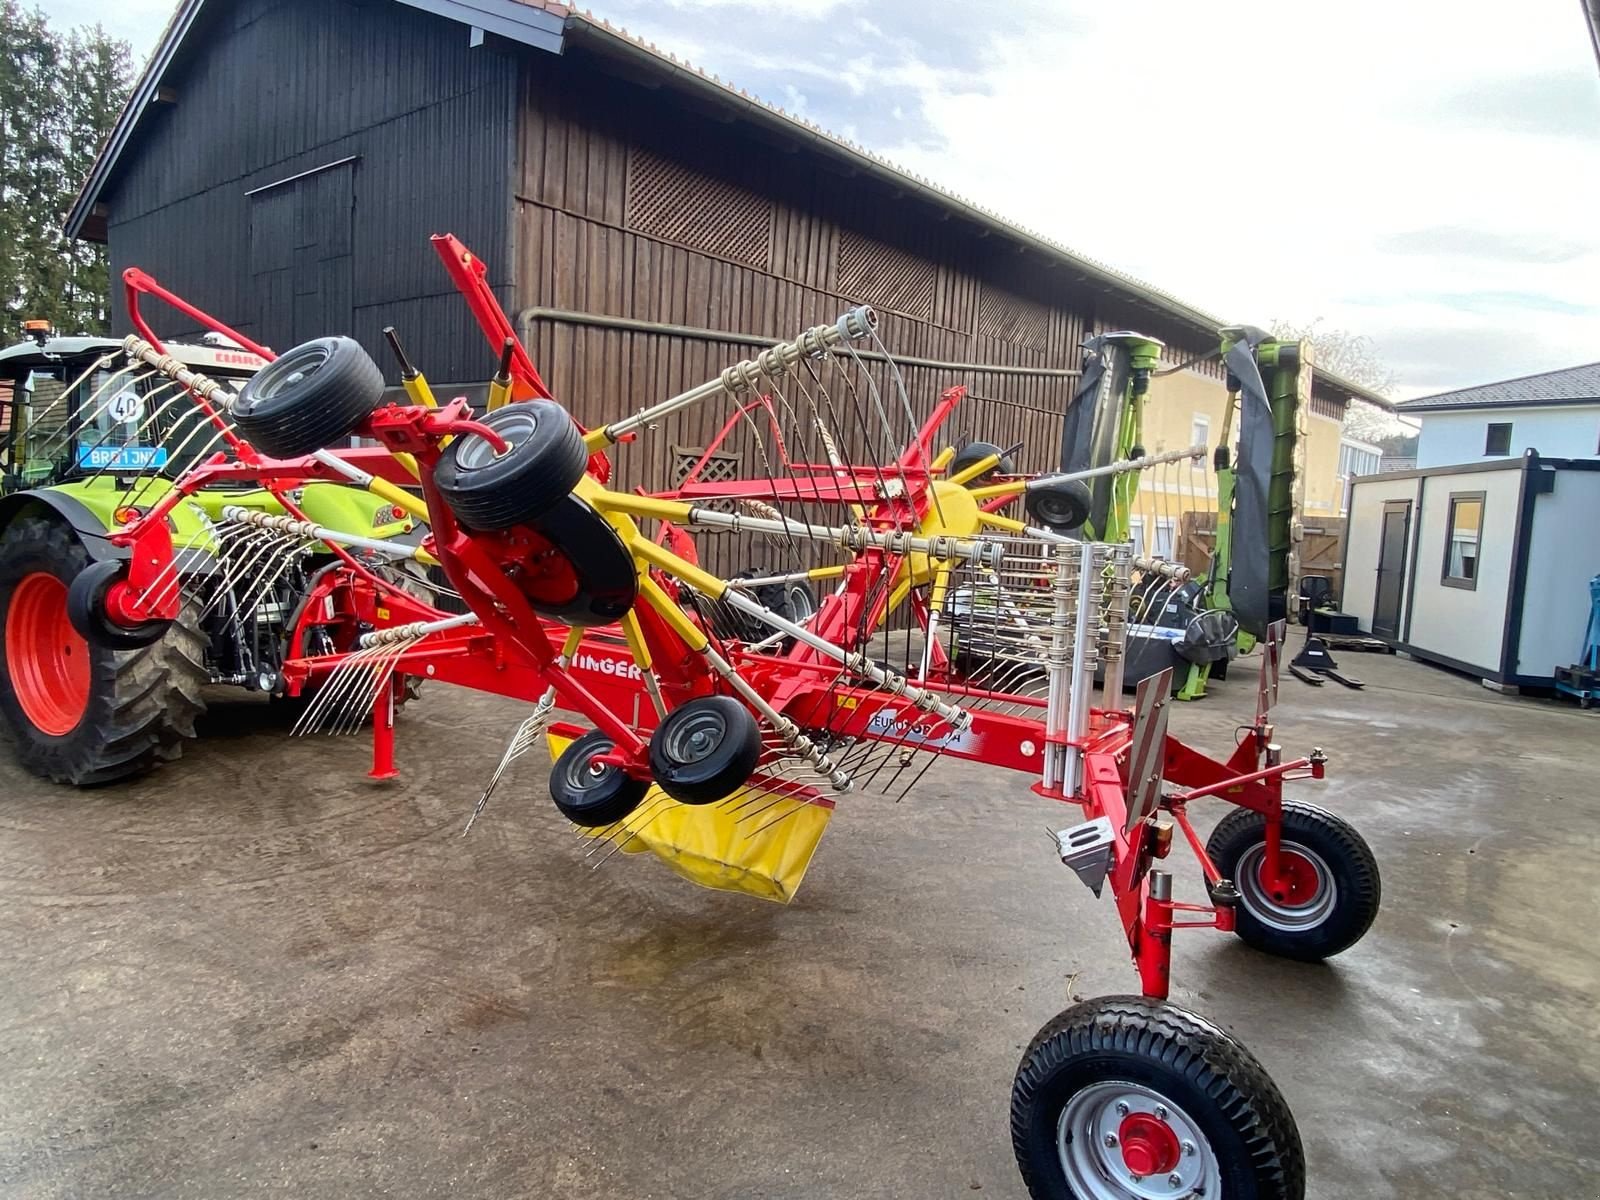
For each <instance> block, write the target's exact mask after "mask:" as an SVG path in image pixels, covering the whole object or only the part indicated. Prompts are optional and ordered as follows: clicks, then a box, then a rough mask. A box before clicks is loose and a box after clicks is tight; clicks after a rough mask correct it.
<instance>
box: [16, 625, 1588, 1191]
mask: <svg viewBox="0 0 1600 1200" xmlns="http://www.w3.org/2000/svg"><path fill="white" fill-rule="evenodd" d="M1342 665H1343V666H1344V668H1345V669H1346V670H1347V671H1348V672H1349V673H1351V674H1355V675H1360V676H1363V677H1365V678H1366V679H1367V680H1368V682H1369V686H1368V687H1367V689H1366V690H1365V691H1364V692H1352V691H1347V690H1345V689H1343V688H1340V687H1338V686H1337V685H1336V684H1331V683H1330V684H1328V685H1327V686H1325V687H1323V688H1321V689H1320V690H1315V691H1313V690H1312V689H1310V688H1308V687H1306V686H1304V685H1303V684H1300V683H1298V682H1296V681H1295V680H1293V679H1290V678H1288V677H1287V676H1285V679H1284V683H1283V702H1282V705H1281V707H1280V709H1279V714H1278V715H1279V740H1280V741H1281V742H1282V743H1283V745H1284V748H1285V752H1286V753H1290V754H1295V753H1300V752H1303V751H1305V750H1307V749H1309V748H1310V747H1311V746H1312V745H1321V746H1322V747H1324V748H1325V749H1326V750H1327V752H1328V754H1329V756H1330V759H1331V761H1330V764H1329V777H1328V780H1327V781H1326V782H1325V783H1320V784H1319V783H1314V782H1308V783H1299V784H1293V785H1291V790H1290V794H1291V795H1293V796H1296V797H1298V798H1303V799H1307V800H1311V801H1313V802H1316V803H1321V804H1324V805H1326V806H1328V807H1330V808H1332V809H1334V810H1336V811H1338V812H1340V813H1342V814H1344V815H1346V816H1347V817H1348V818H1349V819H1351V820H1352V821H1353V822H1354V823H1355V824H1356V826H1357V827H1358V828H1359V829H1360V830H1361V831H1362V832H1363V833H1364V834H1365V836H1366V837H1367V839H1368V840H1369V841H1370V842H1371V843H1372V846H1373V848H1374V849H1375V851H1376V853H1377V856H1378V859H1379V861H1380V863H1381V866H1382V871H1383V886H1384V907H1383V911H1382V913H1381V914H1380V916H1379V918H1378V921H1377V923H1376V925H1375V926H1374V928H1373V930H1372V931H1371V933H1369V934H1368V936H1367V938H1366V939H1365V940H1364V941H1363V942H1362V943H1361V944H1360V945H1358V946H1356V947H1355V948H1354V949H1353V950H1351V951H1349V952H1348V953H1346V954H1345V955H1343V956H1341V957H1339V958H1337V959H1335V960H1333V961H1331V962H1330V963H1328V964H1325V965H1317V966H1308V965H1301V964H1296V963H1290V962H1284V961H1279V960H1275V959H1271V958H1268V957H1264V956H1262V955H1260V954H1258V953H1255V952H1253V951H1251V950H1250V949H1248V948H1247V947H1245V946H1244V945H1243V944H1242V943H1240V942H1239V941H1238V940H1237V939H1236V938H1234V937H1233V936H1232V935H1222V934H1218V933H1215V932H1211V931H1201V932H1194V933H1185V934H1179V935H1178V939H1177V944H1176V949H1175V957H1174V966H1173V978H1174V989H1173V999H1174V1000H1175V1001H1176V1002H1178V1003H1180V1004H1183V1005H1186V1006H1189V1007H1192V1008H1194V1009H1196V1010H1198V1011H1199V1012H1200V1013H1202V1014H1204V1015H1205V1016H1207V1017H1209V1018H1210V1019H1212V1020H1214V1021H1216V1022H1217V1023H1219V1024H1221V1025H1223V1026H1224V1027H1226V1028H1228V1029H1231V1030H1232V1031H1234V1032H1235V1033H1236V1034H1237V1035H1239V1036H1240V1037H1241V1038H1242V1039H1243V1040H1244V1041H1245V1042H1246V1044H1247V1045H1248V1046H1249V1047H1250V1048H1251V1049H1252V1050H1253V1051H1254V1052H1255V1054H1256V1055H1257V1056H1258V1057H1259V1058H1260V1059H1261V1060H1262V1062H1263V1063H1264V1064H1265V1066H1266V1067H1267V1069H1268V1070H1269V1071H1270V1072H1271V1074H1272V1075H1273V1077H1274V1078H1275V1079H1276V1080H1277V1082H1278V1084H1279V1086H1280V1087H1281V1088H1282V1090H1283V1092H1284V1094H1285V1095H1286V1096H1287V1098H1288V1100H1289V1102H1290V1104H1291V1106H1292V1107H1293V1109H1294V1112H1295V1114H1296V1117H1297V1119H1298V1121H1299V1124H1300V1130H1301V1134H1302V1136H1303V1138H1304V1141H1305V1146H1306V1156H1307V1160H1308V1164H1309V1171H1310V1179H1311V1183H1310V1194H1311V1195H1312V1196H1314V1197H1326V1198H1329V1200H1356V1198H1358V1197H1359V1198H1363V1200H1365V1198H1373V1197H1404V1198H1405V1200H1415V1198H1417V1197H1426V1196H1440V1197H1453V1198H1456V1200H1466V1198H1477V1197H1483V1198H1488V1197H1506V1196H1517V1197H1552V1198H1555V1197H1560V1198H1562V1200H1574V1198H1576V1197H1580V1196H1592V1195H1596V1194H1600V1187H1597V1185H1596V1184H1595V1179H1596V1178H1597V1171H1600V1142H1597V1140H1596V1132H1597V1131H1600V1004H1597V1000H1596V997H1597V996H1600V934H1597V932H1596V925H1595V921H1594V916H1593V909H1594V905H1595V901H1596V898H1597V896H1600V838H1597V835H1596V832H1595V817H1596V810H1597V809H1600V798H1597V797H1600V737H1597V734H1600V716H1596V715H1593V714H1589V713H1580V712H1578V711H1577V710H1576V708H1575V707H1569V706H1566V705H1562V704H1558V703H1555V702H1551V701H1541V700H1518V699H1512V698H1506V697H1501V696H1496V695H1492V694H1490V693H1489V692H1487V691H1486V690H1484V689H1483V688H1482V687H1481V686H1480V685H1479V684H1478V683H1477V682H1476V681H1475V680H1467V679H1463V678H1460V677H1458V676H1454V675H1451V674H1449V673H1446V672H1443V671H1440V670H1436V669H1434V668H1431V667H1427V666H1424V665H1422V664H1418V663H1411V662H1404V661H1399V660H1396V659H1392V658H1385V657H1379V656H1372V655H1358V654H1346V655H1343V656H1342ZM1253 700H1254V663H1253V661H1251V660H1246V661H1244V662H1241V663H1240V664H1238V667H1237V669H1236V672H1235V676H1234V678H1232V679H1230V680H1229V681H1227V682H1225V683H1222V684H1220V685H1217V686H1216V687H1215V689H1214V694H1213V695H1212V697H1210V698H1208V699H1207V700H1205V701H1203V702H1201V703H1198V704H1191V705H1182V706H1179V707H1178V708H1177V711H1176V714H1175V717H1174V731H1175V732H1177V733H1179V734H1180V735H1181V736H1183V737H1185V738H1187V739H1189V740H1190V741H1192V742H1193V743H1195V744H1196V745H1198V746H1200V747H1202V748H1205V749H1207V750H1210V751H1212V752H1215V753H1218V754H1219V755H1221V754H1224V753H1225V752H1226V750H1227V748H1228V747H1229V746H1230V745H1231V743H1232V739H1233V736H1234V727H1235V726H1236V725H1237V724H1238V723H1239V722H1241V721H1246V720H1248V719H1249V716H1250V713H1251V711H1252V710H1253ZM525 712H526V708H525V706H520V705H516V704H511V703H508V702H504V701H499V700H495V699H491V698H488V697H484V696H478V695H471V694H467V693H462V692H457V691H452V690H449V689H446V688H443V687H433V688H430V689H428V690H427V691H426V692H425V694H424V695H423V697H422V699H421V700H420V701H419V702H418V704H417V705H416V707H415V708H414V709H413V710H411V711H409V712H408V713H407V714H406V715H405V716H404V717H403V718H402V720H401V724H400V739H401V740H400V759H401V765H402V767H403V768H404V771H405V774H404V777H403V778H402V779H401V780H399V781H397V782H392V783H374V782H370V781H368V780H367V779H365V778H364V772H365V770H366V767H367V745H366V742H365V739H364V738H362V737H354V738H343V739H336V738H330V737H326V736H321V735H318V736H314V737H311V738H308V739H303V740H302V739H293V740H291V739H290V738H289V737H288V732H287V722H286V721H284V720H282V719H280V718H279V717H278V716H277V714H276V713H275V712H273V711H270V710H268V709H267V708H265V707H263V706H252V705H240V704H238V703H233V702H230V703H227V704H219V705H218V706H217V707H215V708H214V709H213V712H212V715H211V717H210V718H209V719H208V721H207V722H206V726H205V733H206V737H205V738H204V740H202V741H200V742H199V743H197V744H195V745H193V746H192V747H191V748H190V749H189V751H188V752H187V754H186V755H185V757H184V758H183V759H182V760H181V761H180V762H177V763H174V764H172V765H170V766H168V767H167V768H165V769H164V770H162V771H161V772H160V773H158V774H157V775H155V776H152V777H151V778H149V779H146V780H144V781H141V782H138V783H135V784H131V785H126V786H119V787H112V788H107V789H102V790H99V791H92V792H74V791H71V790H69V789H66V788H62V787H57V786H54V785H51V784H47V783H42V782H40V781H38V780H36V779H34V778H32V777H30V776H28V775H26V774H25V773H23V772H22V771H21V770H20V769H19V768H17V767H16V766H15V765H14V764H13V763H12V761H11V756H10V754H9V750H8V748H7V747H4V746H0V957H3V961H4V964H5V966H4V975H3V978H0V1063H3V1066H4V1074H3V1076H0V1196H4V1197H6V1198H7V1200H13V1198H17V1200H20V1198H30V1200H31V1198H40V1200H48V1198H57V1197H59V1198H67V1197H72V1198H78V1197H116V1198H118V1200H133V1198H135V1197H163V1198H172V1200H181V1198H195V1200H226V1198H229V1197H245V1196H256V1195H264V1194H274V1195H284V1196H295V1197H366V1196H396V1197H432V1196H450V1197H518V1196H530V1197H535V1196H536V1197H547V1196H548V1197H573V1198H591V1197H593V1198H599V1197H639V1198H647V1197H686V1198H691V1197H692V1198H694V1200H734V1198H745V1197H770V1198H774V1200H776V1198H789V1197H794V1198H799V1197H833V1196H839V1197H866V1196H870V1197H878V1196H883V1197H957V1196H972V1195H983V1196H988V1197H994V1198H996V1200H999V1198H1016V1197H1020V1196H1022V1195H1023V1194H1024V1193H1023V1188H1022V1185H1021V1182H1020V1180H1019V1178H1018V1175H1017V1172H1016V1168H1015V1165H1014V1163H1013V1160H1012V1154H1011V1147H1010V1142H1009V1137H1008V1133H1007V1126H1006V1117H1007V1103H1008V1098H1009V1090H1010V1084H1011V1077H1012V1073H1013V1072H1014V1070H1015V1068H1016V1063H1017V1059H1018V1057H1019V1054H1020V1051H1021V1048H1022V1046H1023V1045H1024V1044H1025V1043H1026V1042H1027V1041H1028V1039H1029V1038H1030V1037H1031V1036H1032V1035H1033V1033H1034V1031H1035V1030H1036V1029H1037V1028H1038V1027H1039V1026H1040V1025H1042V1024H1043V1023H1044V1022H1045V1021H1046V1020H1048V1019H1049V1018H1050V1017H1051V1016H1052V1015H1054V1014H1055V1013H1056V1012H1057V1011H1058V1010H1060V1009H1061V1008H1063V1007H1065V1006H1066V1004H1067V1003H1068V1002H1069V998H1070V997H1071V996H1074V995H1075V996H1092V995H1096V994H1103V993H1111V992H1129V991H1134V990H1136V989H1137V981H1136V977H1135V975H1134V973H1133V970H1132V967H1131V966H1130V964H1129V962H1128V955H1127V947H1126V943H1125V941H1124V939H1123V936H1122V932H1121V928H1120V926H1119V925H1118V923H1117V921H1116V918H1115V914H1114V912H1113V910H1112V907H1111V904H1110V902H1109V899H1107V900H1101V901H1096V900H1095V899H1094V897H1093V896H1092V895H1091V894H1090V893H1089V892H1088V891H1087V890H1086V889H1085V888H1083V887H1082V885H1080V884H1079V883H1078V882H1077V880H1076V879H1075V877H1074V876H1073V874H1072V872H1071V871H1069V870H1067V869H1066V868H1065V867H1063V866H1062V865H1061V864H1060V862H1059V861H1058V860H1056V859H1055V858H1054V856H1053V853H1052V846H1051V843H1050V841H1049V839H1048V838H1047V837H1046V834H1045V829H1046V826H1048V825H1051V824H1054V825H1057V826H1060V825H1064V824H1067V823H1070V821H1071V820H1072V819H1074V818H1073V814H1074V813H1075V811H1076V810H1072V811H1071V812H1067V811H1063V810H1062V809H1061V808H1060V807H1059V806H1054V805H1051V804H1049V803H1047V802H1045V801H1042V800H1040V799H1038V798H1037V797H1034V796H1032V795H1030V794H1029V792H1028V790H1027V783H1028V781H1027V780H1026V779H1025V778H1023V777H1022V776H1017V775H1009V774H1007V773H1005V772H1002V771H1000V770H998V769H995V768H988V767H982V766H975V765H964V764H957V763H953V762H946V763H941V764H939V765H936V766H935V767H934V769H933V770H932V771H931V772H930V773H929V774H928V775H927V777H926V778H925V779H924V781H923V782H922V784H921V785H920V787H919V788H918V790H917V792H916V794H914V795H913V796H911V797H909V798H908V799H906V800H905V801H903V802H901V803H898V804H896V803H892V802H890V801H887V800H883V799H879V798H876V797H873V796H847V797H843V798H842V799H841V801H840V804H839V807H838V812H837V815H836V817H835V820H834V822H833V827H832V828H831V829H830V831H829V832H828V834H827V836H826V837H825V838H824V840H823V843H822V846H821V849H820V851H819V852H818V855H817V858H816V861H815V863H814V864H813V866H812V869H811V873H810V875H809V876H808V878H807V879H806V882H805V885H804V886H803V887H802V888H801V890H800V894H799V896H798V898H797V899H796V901H795V902H794V903H793V904H792V905H790V906H789V907H787V908H785V907H780V906H777V905H774V904H769V903H763V902H760V901H756V900H750V899H746V898H743V897H739V896H728V895H721V894H717V893H713V892H710V891H705V890H702V889H699V888H696V887H694V886H693V885H691V884H689V883H687V882H685V881H683V880H681V879H679V878H678V877H676V876H674V875H673V874H671V873H670V872H669V871H668V870H667V869H666V868H665V867H663V866H662V865H661V864H659V863H657V862H655V861H653V860H651V859H650V858H648V857H647V856H623V855H618V856H617V857H616V858H614V859H612V860H611V861H610V862H609V863H607V864H606V865H605V866H604V868H603V869H601V870H598V871H594V870H590V869H589V868H588V866H587V865H586V864H585V861H584V846H583V845H582V844H581V842H580V839H578V838H575V837H574V836H573V834H572V832H571V828H570V827H569V826H567V825H566V824H565V823H564V822H563V821H562V820H561V818H560V817H559V815H558V814H557V813H556V812H555V810H554V809H553V807H552V806H551V804H550V801H549V797H548V794H547V792H546V790H545V786H544V775H545V771H546V761H545V759H544V758H543V756H542V755H539V754H533V755H530V756H528V757H527V758H525V759H523V760H522V762H521V764H519V766H518V768H517V769H516V772H515V774H514V775H513V777H512V781H511V783H510V784H509V785H507V786H505V787H503V788H502V790H501V792H500V794H499V795H498V796H497V798H496V800H495V801H494V803H493V804H492V805H491V806H490V808H489V810H488V812H487V813H486V815H485V816H484V817H483V819H482V820H480V821H479V823H478V825H477V826H476V828H475V829H474V830H473V831H472V833H471V835H470V836H468V837H466V838H463V837H461V836H460V834H461V828H462V825H463V823H464V821H465V819H466V816H467V814H468V812H469V811H470V809H471V806H472V803H473V801H474V800H475V798H476V796H477V793H478V791H479V789H480V788H481V785H482V783H483V781H484V780H485V779H486V778H487V776H488V774H489V772H490V770H491V769H492V767H493V766H494V763H495V761H496V759H497V758H498V756H499V753H500V749H501V747H502V745H503V744H504V741H505V738H506V737H507V736H508V735H509V733H510V732H511V730H512V728H513V726H514V724H515V723H516V721H517V720H518V719H519V718H520V717H521V716H522V715H524V714H525ZM1196 807H1197V816H1198V817H1199V818H1200V819H1201V823H1202V825H1203V826H1204V827H1205V828H1209V827H1210V825H1211V824H1212V823H1213V822H1214V821H1215V819H1216V818H1217V817H1218V816H1220V814H1221V812H1222V811H1223V809H1222V806H1221V805H1220V804H1212V805H1209V806H1200V805H1197V806H1196ZM1183 853H1186V852H1185V851H1183V850H1182V849H1181V848H1179V849H1176V850H1175V851H1174V855H1173V857H1172V859H1171V860H1169V863H1170V865H1173V866H1174V867H1175V869H1176V872H1177V878H1178V890H1179V898H1184V896H1185V895H1187V897H1188V898H1191V899H1197V898H1199V896H1200V895H1201V892H1200V887H1199V878H1198V871H1197V870H1195V869H1193V867H1192V864H1191V863H1190V862H1187V861H1185V860H1184V859H1182V858H1181V857H1180V855H1182V854H1183Z"/></svg>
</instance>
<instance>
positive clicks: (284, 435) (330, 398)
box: [233, 337, 383, 458]
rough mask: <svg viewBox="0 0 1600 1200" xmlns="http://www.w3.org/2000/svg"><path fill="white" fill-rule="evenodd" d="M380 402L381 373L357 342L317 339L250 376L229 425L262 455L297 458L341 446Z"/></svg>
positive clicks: (240, 393)
mask: <svg viewBox="0 0 1600 1200" xmlns="http://www.w3.org/2000/svg"><path fill="white" fill-rule="evenodd" d="M382 399H383V372H382V371H380V370H379V369H378V364H377V363H375V362H373V361H372V358H371V356H369V355H368V354H367V352H366V351H365V350H363V349H362V348H361V344H360V343H359V342H357V341H355V340H354V339H353V338H347V337H327V338H317V339H316V340H315V341H312V342H305V343H303V344H301V345H299V346H296V347H294V348H293V349H292V350H286V351H284V352H283V353H282V354H281V355H279V356H278V358H277V359H276V360H275V361H273V362H270V363H268V364H267V365H266V366H265V367H263V368H262V369H261V370H260V371H257V372H256V373H255V374H254V375H253V376H251V378H250V380H249V382H248V383H246V384H245V385H244V387H243V388H242V389H241V390H240V392H239V399H238V400H237V401H236V402H235V404H234V406H233V422H234V424H235V425H237V426H238V427H239V432H240V433H242V434H244V436H245V437H246V438H248V439H249V441H250V443H251V444H252V445H253V446H255V448H256V449H257V450H260V451H261V452H262V453H263V454H269V455H271V456H272V457H273V458H300V457H302V456H303V455H307V454H310V453H312V452H313V451H316V450H323V449H326V448H327V447H329V446H332V445H334V444H335V443H337V442H342V441H344V440H345V439H346V438H348V437H349V436H350V435H351V434H352V433H353V432H355V429H356V426H358V425H360V424H361V422H362V421H363V420H364V419H365V418H366V416H367V414H369V413H370V412H372V410H373V409H374V408H376V407H378V402H379V401H380V400H382Z"/></svg>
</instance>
